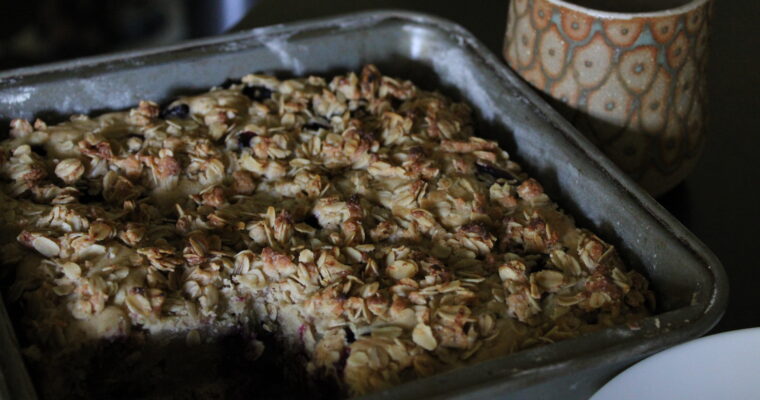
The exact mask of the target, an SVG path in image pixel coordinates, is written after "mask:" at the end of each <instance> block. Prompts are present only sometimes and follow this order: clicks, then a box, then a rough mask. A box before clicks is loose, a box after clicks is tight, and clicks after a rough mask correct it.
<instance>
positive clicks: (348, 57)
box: [0, 11, 728, 399]
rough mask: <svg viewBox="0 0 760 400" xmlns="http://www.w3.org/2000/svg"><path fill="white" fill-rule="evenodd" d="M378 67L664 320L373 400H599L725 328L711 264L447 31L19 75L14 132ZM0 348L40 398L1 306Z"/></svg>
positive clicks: (291, 35) (722, 285)
mask: <svg viewBox="0 0 760 400" xmlns="http://www.w3.org/2000/svg"><path fill="white" fill-rule="evenodd" d="M365 63H375V64H377V65H378V66H379V67H380V69H381V70H382V71H383V72H384V73H386V74H390V75H396V76H400V77H403V78H408V79H412V80H414V81H415V82H416V83H418V84H419V85H420V86H422V87H424V88H427V89H434V88H437V89H440V90H441V91H443V92H444V93H446V94H448V95H451V96H455V97H457V98H460V99H463V100H466V101H468V102H469V103H470V104H472V105H473V106H474V108H475V109H476V114H477V119H478V127H479V134H480V135H482V136H486V137H490V138H495V139H497V140H499V141H500V142H501V143H502V145H503V146H504V147H505V148H506V149H508V150H509V151H510V153H511V154H512V156H513V157H514V158H515V159H517V160H518V161H520V162H521V163H522V164H523V166H524V167H525V168H526V169H527V170H528V172H530V173H531V174H533V175H534V176H536V177H537V178H538V179H539V180H540V181H541V182H542V183H543V184H544V186H545V187H546V189H547V192H548V193H549V194H550V195H551V196H552V197H553V198H554V199H555V200H556V201H557V202H558V203H559V204H560V206H561V207H563V208H564V209H565V210H567V211H568V212H570V213H571V214H573V215H574V216H575V217H576V219H577V221H578V223H579V225H580V226H584V227H588V228H591V229H595V230H596V231H597V232H598V233H599V234H601V236H602V237H604V238H605V239H606V240H608V241H610V242H612V243H613V244H615V245H616V246H617V247H618V249H619V250H620V252H621V254H622V256H623V257H624V259H625V260H626V261H627V262H628V264H629V265H632V266H633V267H634V268H636V269H638V270H639V271H642V272H644V273H645V274H646V276H648V277H649V278H650V279H651V281H652V283H653V287H654V289H655V291H656V292H657V294H658V299H657V300H658V303H659V305H658V308H659V309H658V310H657V315H656V316H654V317H651V318H648V319H646V320H644V321H643V322H642V323H641V324H640V327H637V328H635V329H634V328H631V327H627V326H620V327H617V328H611V329H607V330H604V331H600V332H597V333H594V334H590V335H587V336H583V337H580V338H576V339H571V340H566V341H563V342H559V343H556V344H551V345H547V346H543V347H540V348H535V349H531V350H526V351H522V352H519V353H516V354H513V355H509V356H504V357H500V358H496V359H493V360H490V361H486V362H483V363H480V364H476V365H472V366H468V367H463V368H459V369H456V370H453V371H449V372H446V373H443V374H440V375H436V376H433V377H429V378H425V379H420V380H417V381H413V382H409V383H406V384H403V385H400V386H397V387H395V388H392V389H388V390H386V391H381V392H378V393H374V394H372V395H369V396H367V397H366V398H367V399H391V398H392V399H401V398H440V397H446V398H467V399H471V398H486V397H493V396H497V395H498V396H505V395H509V398H510V399H523V398H554V397H557V396H560V395H561V396H562V397H563V398H565V399H576V398H577V399H581V398H587V397H589V396H590V395H591V394H592V393H593V391H594V390H596V389H597V388H598V387H599V386H601V384H603V383H604V381H605V380H606V379H609V378H610V377H611V376H613V375H614V374H615V373H617V372H619V371H620V370H621V369H622V368H624V367H626V366H628V365H630V364H632V363H633V362H635V361H637V360H639V359H641V358H643V357H645V356H647V355H650V354H652V353H654V352H657V351H660V350H662V349H665V348H667V347H669V346H673V345H675V344H677V343H680V342H684V341H686V340H689V339H693V338H696V337H698V336H700V335H703V334H705V333H706V332H707V331H709V330H710V329H711V328H712V327H713V326H714V325H715V324H716V323H717V321H718V320H719V319H720V317H721V315H722V313H723V311H724V309H725V307H726V299H727V291H728V288H727V281H726V276H725V272H724V270H723V267H722V266H721V264H720V262H719V261H718V260H717V259H716V258H715V256H714V255H713V254H712V253H711V252H710V250H708V249H707V248H706V247H705V246H704V245H703V244H702V243H701V242H700V241H699V240H698V239H697V238H695V237H694V235H692V234H691V233H690V232H689V231H687V230H686V229H685V228H684V227H683V226H682V225H681V224H680V223H678V221H676V220H675V219H674V218H673V217H672V216H671V215H669V214H668V213H667V212H666V211H665V210H664V209H663V208H662V207H660V206H659V205H658V204H657V203H656V202H655V201H654V200H653V199H652V198H651V197H649V196H648V195H647V194H646V193H645V192H643V191H642V190H641V189H640V188H639V187H638V186H636V185H635V184H634V183H633V182H632V181H631V180H630V179H628V178H627V177H626V176H625V175H624V174H623V173H622V172H621V171H620V170H619V169H618V168H616V167H615V166H614V165H613V164H612V163H611V162H610V161H609V160H608V159H607V158H605V157H604V156H603V155H602V154H601V153H600V152H599V150H598V149H597V148H595V147H594V146H593V145H592V144H590V142H589V141H588V140H586V139H585V138H584V137H583V136H582V135H581V134H580V133H578V132H577V131H576V130H575V129H574V128H573V127H572V126H571V125H570V124H569V123H568V122H567V121H565V120H564V119H562V118H561V117H560V116H559V115H558V114H557V113H556V112H555V111H554V110H552V109H551V108H550V107H549V106H548V105H547V104H546V103H545V102H544V101H543V100H542V99H541V98H540V97H539V96H537V95H536V94H535V93H534V92H532V91H531V90H530V89H529V87H528V86H527V85H526V84H525V83H524V82H522V81H521V80H520V79H519V78H517V77H516V76H515V75H514V73H512V71H510V70H509V69H508V68H507V67H505V65H504V64H503V63H502V62H501V61H500V60H499V59H498V58H497V57H495V56H494V55H493V54H492V53H490V52H489V51H488V50H486V49H485V47H484V46H483V45H482V44H481V43H480V42H479V41H478V40H477V39H475V38H474V37H473V36H472V35H471V34H470V33H468V32H467V31H465V30H464V29H463V28H461V27H459V26H458V25H455V24H453V23H451V22H448V21H444V20H441V19H438V18H435V17H431V16H427V15H421V14H415V13H408V12H397V11H383V12H372V13H360V14H353V15H348V16H342V17H336V18H332V19H323V20H315V21H308V22H301V23H294V24H288V25H277V26H272V27H267V28H261V29H254V30H251V31H247V32H243V33H237V34H232V35H227V36H222V37H217V38H213V39H206V40H199V41H193V42H188V43H185V44H180V45H175V46H169V47H163V48H159V49H152V50H144V51H136V52H129V53H121V54H116V55H108V56H103V57H94V58H87V59H81V60H77V61H71V62H65V63H58V64H52V65H47V66H41V67H32V68H25V69H19V70H13V71H7V72H4V73H0V123H2V124H3V126H7V125H8V122H9V120H10V119H11V118H15V117H25V118H32V117H36V116H42V117H44V118H46V119H48V120H55V119H56V118H58V119H60V118H61V117H62V116H64V115H67V114H71V113H92V112H94V113H97V112H101V111H106V110H114V109H122V108H125V107H129V106H132V105H134V104H136V103H137V102H138V101H139V100H140V99H152V100H155V101H168V100H169V99H171V98H173V97H174V96H176V95H178V94H184V93H191V92H197V91H201V90H205V89H206V88H208V87H210V86H213V85H218V84H220V83H221V82H222V81H224V80H225V78H228V77H239V76H242V75H244V74H246V73H249V72H252V71H264V72H273V73H275V74H278V75H281V76H294V75H303V74H309V73H315V74H330V73H335V72H343V71H346V70H358V69H359V68H360V67H361V66H362V65H363V64H365ZM0 346H1V347H0V348H1V349H2V351H0V368H1V369H0V372H1V374H0V398H3V399H8V398H14V399H15V398H34V397H35V394H34V390H33V388H32V385H31V383H30V380H29V377H28V375H27V373H26V370H25V367H24V364H23V362H22V359H21V357H20V353H19V349H18V346H17V344H16V342H15V339H14V336H13V329H12V325H11V323H10V321H9V320H8V317H7V313H6V311H5V309H4V307H3V306H2V305H1V304H0Z"/></svg>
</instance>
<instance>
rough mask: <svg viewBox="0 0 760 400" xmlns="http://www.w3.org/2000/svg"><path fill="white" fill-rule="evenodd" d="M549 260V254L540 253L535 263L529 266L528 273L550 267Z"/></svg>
mask: <svg viewBox="0 0 760 400" xmlns="http://www.w3.org/2000/svg"><path fill="white" fill-rule="evenodd" d="M548 262H549V256H547V255H546V254H540V257H539V258H538V259H537V260H536V265H534V266H532V267H531V268H530V273H531V274H532V273H535V272H539V271H543V270H545V269H550V265H548Z"/></svg>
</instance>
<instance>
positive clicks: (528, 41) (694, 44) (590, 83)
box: [504, 0, 712, 195]
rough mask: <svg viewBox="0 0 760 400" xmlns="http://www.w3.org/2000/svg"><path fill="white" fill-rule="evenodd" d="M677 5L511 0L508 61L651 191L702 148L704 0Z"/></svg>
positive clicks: (674, 177)
mask: <svg viewBox="0 0 760 400" xmlns="http://www.w3.org/2000/svg"><path fill="white" fill-rule="evenodd" d="M610 1H614V0H610ZM617 1H618V2H619V3H620V2H622V0H617ZM629 3H630V0H629ZM633 3H634V4H635V1H634V2H633ZM681 4H682V5H681V6H678V7H675V8H672V9H666V10H662V11H654V12H640V13H639V12H637V13H623V12H605V11H598V10H594V9H590V8H585V7H581V6H579V5H575V4H571V3H568V2H565V1H562V0H512V2H511V4H510V7H509V14H508V17H507V33H506V39H505V42H504V57H505V58H506V60H507V62H508V63H509V65H510V66H511V67H512V68H513V69H514V70H515V71H517V72H518V73H519V74H520V75H521V76H522V77H523V78H524V79H525V80H527V81H528V82H530V84H531V85H533V86H534V87H536V88H537V89H539V90H541V91H543V92H544V93H546V94H548V95H549V96H551V97H552V98H554V99H556V101H555V103H558V104H557V105H558V106H559V107H558V108H559V109H560V111H562V112H563V113H565V114H566V116H567V117H568V118H570V120H571V122H573V124H574V125H575V126H576V127H577V128H578V129H579V130H580V131H581V132H583V133H585V134H586V135H587V136H589V137H590V138H591V139H592V140H593V141H594V142H595V143H596V144H597V145H598V146H600V148H601V149H602V150H603V151H604V152H605V153H606V154H607V155H608V156H609V157H610V158H612V159H613V160H614V161H615V162H616V163H617V164H618V166H620V167H621V168H622V169H623V170H624V171H626V172H627V173H628V174H629V175H630V176H632V177H633V178H634V179H635V180H637V181H638V182H639V184H641V185H642V186H643V187H644V188H646V189H647V190H648V191H649V192H650V193H652V194H653V195H659V194H662V193H664V192H666V191H667V190H669V189H670V188H672V187H673V186H675V185H676V184H678V183H679V182H680V181H682V180H683V179H684V178H685V177H686V176H687V175H688V173H689V172H690V171H691V170H692V168H693V167H694V165H695V163H696V161H697V158H698V157H699V155H700V154H701V152H702V149H703V147H704V139H705V121H704V118H705V109H706V101H707V92H706V87H705V71H706V64H707V44H708V20H709V15H710V14H711V7H712V3H711V1H710V0H692V1H682V2H681Z"/></svg>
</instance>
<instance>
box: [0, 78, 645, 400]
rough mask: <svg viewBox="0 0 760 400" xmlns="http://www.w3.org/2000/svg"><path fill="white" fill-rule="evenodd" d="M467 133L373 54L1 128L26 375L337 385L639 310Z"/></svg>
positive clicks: (538, 191) (447, 363) (528, 342)
mask: <svg viewBox="0 0 760 400" xmlns="http://www.w3.org/2000/svg"><path fill="white" fill-rule="evenodd" d="M475 133H476V132H475V129H474V126H473V120H472V116H471V110H470V108H469V107H468V106H467V105H466V104H464V103H460V102H455V101H452V100H451V99H449V98H447V97H444V96H443V95H441V94H439V93H436V92H430V91H425V90H422V89H420V88H417V87H416V86H415V85H414V84H413V83H411V82H409V81H403V80H398V79H393V78H390V77H387V76H383V75H381V74H380V72H379V71H378V70H377V69H376V68H375V67H374V66H372V65H368V66H366V67H364V69H363V70H362V71H361V73H360V74H358V75H357V74H355V73H348V74H347V75H343V76H337V77H334V78H332V79H331V80H329V81H328V80H325V78H322V77H316V76H311V77H308V78H302V79H301V78H299V79H287V80H279V79H277V78H274V77H271V76H265V75H248V76H245V77H243V78H242V80H241V81H236V82H227V83H226V84H225V85H223V86H221V87H216V88H213V89H211V90H210V91H209V92H207V93H203V94H199V95H197V96H188V97H181V98H178V99H176V100H175V101H174V102H172V103H171V104H168V105H167V106H166V107H163V108H161V107H159V106H158V105H157V104H156V103H153V102H150V101H142V102H140V104H139V106H138V107H136V108H133V109H131V110H128V111H124V112H113V113H107V114H103V115H100V116H97V117H89V116H84V115H75V116H72V117H71V118H70V120H69V121H67V122H63V123H60V124H56V125H47V124H46V123H45V122H43V121H41V120H37V121H34V122H28V121H25V120H14V121H13V122H12V124H11V130H10V138H8V139H7V140H4V141H3V142H2V143H0V147H1V149H2V151H1V152H0V162H1V167H0V171H1V173H2V179H3V180H2V194H0V195H1V196H2V199H1V201H0V207H2V210H1V212H0V218H2V224H3V225H4V227H3V230H2V240H3V243H4V245H3V247H2V252H3V256H4V257H3V261H4V262H5V266H4V267H2V268H3V270H4V272H5V275H6V276H7V277H11V278H9V279H12V280H13V284H12V285H11V286H10V287H9V288H8V290H7V296H8V298H9V299H10V302H12V303H13V309H14V310H15V311H14V313H15V315H16V316H17V319H18V320H19V321H18V324H17V326H18V327H19V332H20V335H21V336H22V338H23V343H24V346H25V350H24V352H25V355H26V356H27V359H28V362H29V363H30V365H32V366H33V370H34V371H36V372H35V379H36V381H37V384H38V389H39V390H40V392H41V394H42V395H43V396H44V397H57V396H62V395H63V397H66V396H67V395H69V396H81V395H83V394H89V395H92V393H98V392H97V391H96V392H93V390H94V389H92V386H93V385H94V383H93V381H95V380H98V381H99V382H101V383H102V382H110V384H112V385H113V386H109V387H110V388H111V389H109V387H105V388H101V389H99V390H101V392H99V393H101V394H105V393H109V392H108V391H109V390H112V389H114V388H117V387H120V386H118V382H130V379H133V380H134V379H138V380H141V382H142V383H143V384H145V383H146V382H148V385H147V388H146V389H144V391H143V392H134V393H133V394H136V395H137V394H139V395H141V396H148V395H156V394H157V393H158V394H161V395H162V396H163V395H178V396H180V397H181V396H185V395H187V396H190V395H192V393H194V391H195V392H197V391H199V390H200V391H208V392H205V393H212V392H213V393H220V395H226V394H229V392H225V390H227V389H224V388H221V386H224V384H225V382H227V381H226V380H225V379H227V377H228V376H230V374H228V373H227V372H224V371H226V369H225V367H224V365H225V364H230V363H233V362H234V363H243V364H246V363H247V364H246V365H249V366H248V367H244V366H240V365H239V364H235V365H236V367H235V368H232V369H234V370H235V371H237V373H236V374H237V375H238V376H245V375H255V374H256V373H258V372H257V371H258V370H257V368H256V367H255V366H256V365H257V364H258V365H260V364H261V363H265V364H271V363H275V364H277V365H278V367H277V368H278V369H282V370H290V371H294V370H295V371H298V372H295V373H294V375H293V376H299V374H300V376H304V377H308V378H309V379H305V381H312V382H320V383H318V384H319V385H332V386H333V387H335V388H337V390H338V391H339V392H340V393H342V394H344V395H349V396H355V395H361V394H364V393H368V392H371V391H374V390H378V389H381V388H385V387H389V386H392V385H396V384H398V383H401V382H404V381H407V380H410V379H415V378H417V377H422V376H427V375H430V374H435V373H437V372H440V371H444V370H447V369H451V368H455V367H457V366H461V365H465V364H470V363H475V362H478V361H479V360H483V359H486V358H491V357H495V356H500V355H505V354H508V353H511V352H514V351H517V350H520V349H523V348H527V347H532V346H536V345H540V344H545V343H552V342H554V341H557V340H562V339H565V338H570V337H573V336H577V335H579V334H583V333H585V332H590V331H594V330H598V329H601V328H604V327H608V326H612V325H615V324H621V323H633V322H634V321H635V320H636V319H638V318H641V317H642V316H645V315H648V313H649V311H648V310H651V308H652V307H653V295H652V293H651V291H649V290H648V288H647V285H648V283H647V280H646V279H645V278H644V277H643V276H642V275H640V274H639V273H637V272H635V271H632V270H629V269H628V268H626V266H625V265H624V264H623V263H622V262H621V260H620V258H619V257H618V255H617V253H616V251H615V249H614V248H613V246H611V245H609V244H607V243H605V242H604V241H603V240H601V239H600V238H599V237H597V236H595V235H594V234H593V233H591V232H589V231H587V230H584V229H579V228H577V227H576V226H575V224H574V222H573V220H572V218H571V217H569V216H568V215H567V214H565V213H564V212H562V211H561V210H560V209H558V207H557V205H556V204H555V203H553V202H552V201H551V200H550V198H549V197H548V196H547V195H546V193H544V191H543V189H542V186H541V184H540V183H539V182H537V181H536V180H534V179H532V178H530V177H528V176H527V175H526V174H525V173H523V172H522V171H521V169H520V167H519V166H518V165H517V164H516V163H515V162H513V161H512V160H510V158H509V155H508V153H507V152H505V151H504V150H502V149H501V148H499V146H498V145H497V143H495V142H493V141H489V140H485V139H482V138H480V137H477V136H475ZM148 349H149V350H148ZM141 350H142V351H141ZM262 355H263V356H264V357H263V359H264V361H262V360H258V361H254V360H255V359H256V358H258V357H259V356H262ZM233 358H234V359H235V360H236V361H231V360H233ZM167 360H169V361H167ZM273 360H274V361H273ZM194 363H195V364H194ZM198 363H201V364H203V365H204V366H206V367H207V368H206V369H203V370H202V372H201V373H197V371H196V372H195V373H191V372H187V373H185V372H181V371H182V370H183V368H191V367H192V365H197V364H198ZM241 365H242V364H241ZM211 366H214V367H213V368H212V367H211ZM94 367H95V368H94ZM228 367H229V365H228ZM228 369H229V368H228ZM260 369H261V368H260ZM263 369H266V368H263ZM269 370H271V368H269ZM177 371H180V372H179V375H181V376H180V377H179V378H178V377H176V376H174V377H172V376H173V375H172V374H173V373H174V375H177ZM203 371H205V372H203ZM208 371H212V372H208ZM93 374H95V375H96V376H97V377H98V378H97V379H96V378H93V376H94V375H93ZM194 374H195V375H194ZM215 374H216V375H224V376H223V378H224V379H221V378H220V377H218V376H217V377H216V378H214V379H213V380H212V381H211V383H208V382H206V381H208V379H206V381H204V379H201V378H202V377H203V376H204V375H215ZM133 375H140V376H142V378H134V376H133ZM231 375H235V374H231ZM194 376H197V377H198V378H197V380H196V378H193V377H194ZM146 377H149V378H146ZM146 379H147V380H146ZM173 379H179V380H180V381H182V380H184V381H185V383H183V384H181V385H180V384H178V385H179V386H182V387H187V388H188V389H187V390H184V391H183V390H179V389H171V385H169V387H170V389H169V390H168V391H167V389H166V388H167V385H168V383H167V382H169V383H171V382H174V380H173ZM230 379H231V378H230ZM253 379H254V380H255V378H253ZM297 380H298V381H304V380H302V379H297ZM188 382H189V383H188ZM193 382H195V383H197V384H195V385H193V384H192V383H193ZM204 382H206V383H204ZM262 385H263V383H261V382H260V383H254V384H253V386H252V387H255V389H252V390H261V389H260V388H261V386H262ZM124 387H128V385H127V386H124ZM158 387H163V391H161V390H159V389H157V388H158ZM62 388H68V389H66V390H63V389H62ZM64 393H65V395H64ZM75 393H76V394H75ZM125 393H128V392H122V393H121V394H125ZM258 393H263V392H258Z"/></svg>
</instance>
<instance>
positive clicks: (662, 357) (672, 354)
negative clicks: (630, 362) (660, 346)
mask: <svg viewBox="0 0 760 400" xmlns="http://www.w3.org/2000/svg"><path fill="white" fill-rule="evenodd" d="M626 399H636V400H640V399H646V400H659V399H662V400H678V399H686V400H701V399H705V400H712V399H731V400H744V399H747V400H750V399H752V400H756V399H760V328H752V329H742V330H738V331H731V332H724V333H719V334H717V335H712V336H707V337H704V338H701V339H697V340H694V341H691V342H688V343H684V344H681V345H678V346H676V347H673V348H671V349H668V350H665V351H663V352H662V353H658V354H655V355H653V356H652V357H649V358H647V359H645V360H643V361H641V362H639V363H638V364H636V365H634V366H632V367H631V368H628V369H627V370H625V371H623V372H622V373H621V374H620V375H618V376H616V377H615V378H614V379H612V380H611V381H609V382H608V383H607V384H606V385H604V386H603V387H602V388H601V389H599V391H598V392H596V394H594V396H593V397H592V398H591V400H626Z"/></svg>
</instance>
